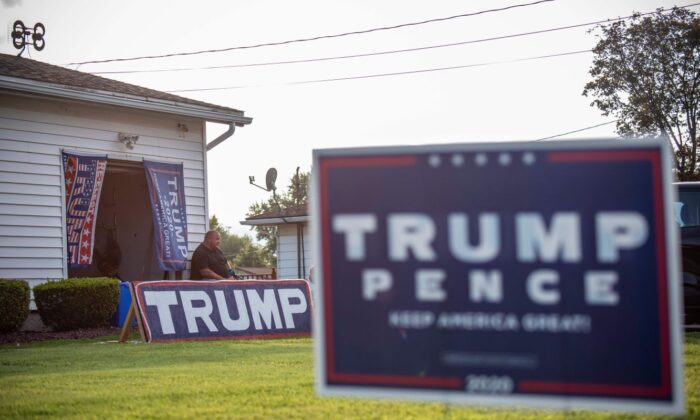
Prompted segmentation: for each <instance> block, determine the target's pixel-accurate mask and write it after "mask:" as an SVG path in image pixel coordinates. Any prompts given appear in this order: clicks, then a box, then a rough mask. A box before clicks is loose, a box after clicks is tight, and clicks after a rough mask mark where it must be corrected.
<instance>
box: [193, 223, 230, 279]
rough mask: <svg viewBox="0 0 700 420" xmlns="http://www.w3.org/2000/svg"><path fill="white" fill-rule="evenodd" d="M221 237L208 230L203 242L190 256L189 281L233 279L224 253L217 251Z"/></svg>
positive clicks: (215, 232)
mask: <svg viewBox="0 0 700 420" xmlns="http://www.w3.org/2000/svg"><path fill="white" fill-rule="evenodd" d="M220 243H221V235H220V234H219V232H217V231H215V230H210V231H209V232H207V233H206V235H204V242H202V243H201V244H199V246H198V247H197V249H195V251H194V254H192V267H191V269H190V279H192V280H203V279H215V280H224V279H233V278H234V277H233V276H232V275H231V274H229V268H230V267H229V265H228V261H226V257H225V256H224V253H223V252H222V251H221V249H219V244H220Z"/></svg>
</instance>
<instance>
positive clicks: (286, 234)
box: [277, 224, 313, 279]
mask: <svg viewBox="0 0 700 420" xmlns="http://www.w3.org/2000/svg"><path fill="white" fill-rule="evenodd" d="M303 226H304V261H303V264H302V269H303V276H302V277H303V278H306V279H308V278H309V270H310V269H311V265H312V261H313V259H312V255H311V235H310V233H309V225H308V224H304V225H303ZM297 255H298V254H297V225H295V224H287V225H280V226H278V228H277V277H278V278H280V279H298V278H299V271H298V266H299V262H298V257H297Z"/></svg>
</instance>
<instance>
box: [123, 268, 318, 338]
mask: <svg viewBox="0 0 700 420" xmlns="http://www.w3.org/2000/svg"><path fill="white" fill-rule="evenodd" d="M156 283H157V284H158V285H162V286H182V285H185V284H192V285H193V286H198V285H202V284H207V285H217V284H232V285H244V286H246V285H253V284H293V285H299V284H301V285H303V286H304V287H305V289H306V296H307V299H308V300H307V303H308V305H309V309H310V310H311V316H313V312H314V304H313V298H312V297H311V289H310V288H309V283H308V282H306V281H305V280H175V281H172V280H156V281H147V280H143V281H134V282H132V284H133V286H134V292H135V294H136V308H137V309H138V311H139V313H140V315H141V317H142V318H143V320H144V321H145V322H142V324H143V328H144V332H145V334H146V341H147V342H149V343H172V342H177V341H220V340H256V339H263V338H291V337H310V336H311V333H310V332H302V333H271V334H255V335H245V336H240V337H236V336H227V337H191V338H173V339H167V338H166V339H155V340H154V339H152V338H151V329H150V327H149V323H148V314H147V313H146V311H145V310H141V307H142V305H143V302H144V296H143V290H142V288H141V285H149V284H150V285H153V284H156Z"/></svg>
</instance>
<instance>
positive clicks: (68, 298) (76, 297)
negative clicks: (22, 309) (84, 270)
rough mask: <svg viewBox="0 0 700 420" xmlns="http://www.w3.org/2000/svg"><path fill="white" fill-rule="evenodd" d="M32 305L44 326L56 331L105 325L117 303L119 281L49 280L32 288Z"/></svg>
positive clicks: (94, 279) (109, 279)
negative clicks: (34, 305) (37, 310)
mask: <svg viewBox="0 0 700 420" xmlns="http://www.w3.org/2000/svg"><path fill="white" fill-rule="evenodd" d="M34 302H36V306H37V309H39V315H40V316H41V320H42V321H43V322H44V324H45V325H47V326H50V327H52V328H53V329H55V330H57V331H62V330H71V329H78V328H93V327H99V326H103V325H107V324H108V323H109V321H110V319H111V318H112V316H113V315H114V313H115V312H116V310H117V305H118V304H119V280H117V279H111V278H107V277H97V278H72V279H64V280H59V281H50V282H48V283H44V284H40V285H38V286H36V287H34Z"/></svg>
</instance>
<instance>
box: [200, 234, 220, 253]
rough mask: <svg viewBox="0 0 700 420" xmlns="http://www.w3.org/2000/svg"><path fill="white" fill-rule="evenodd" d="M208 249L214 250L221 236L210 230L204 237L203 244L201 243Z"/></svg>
mask: <svg viewBox="0 0 700 420" xmlns="http://www.w3.org/2000/svg"><path fill="white" fill-rule="evenodd" d="M202 243H203V244H204V246H205V247H207V248H208V249H210V250H211V249H216V248H218V247H219V244H220V243H221V234H220V233H219V232H218V231H215V230H210V231H209V232H207V233H206V234H205V235H204V242H202Z"/></svg>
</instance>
